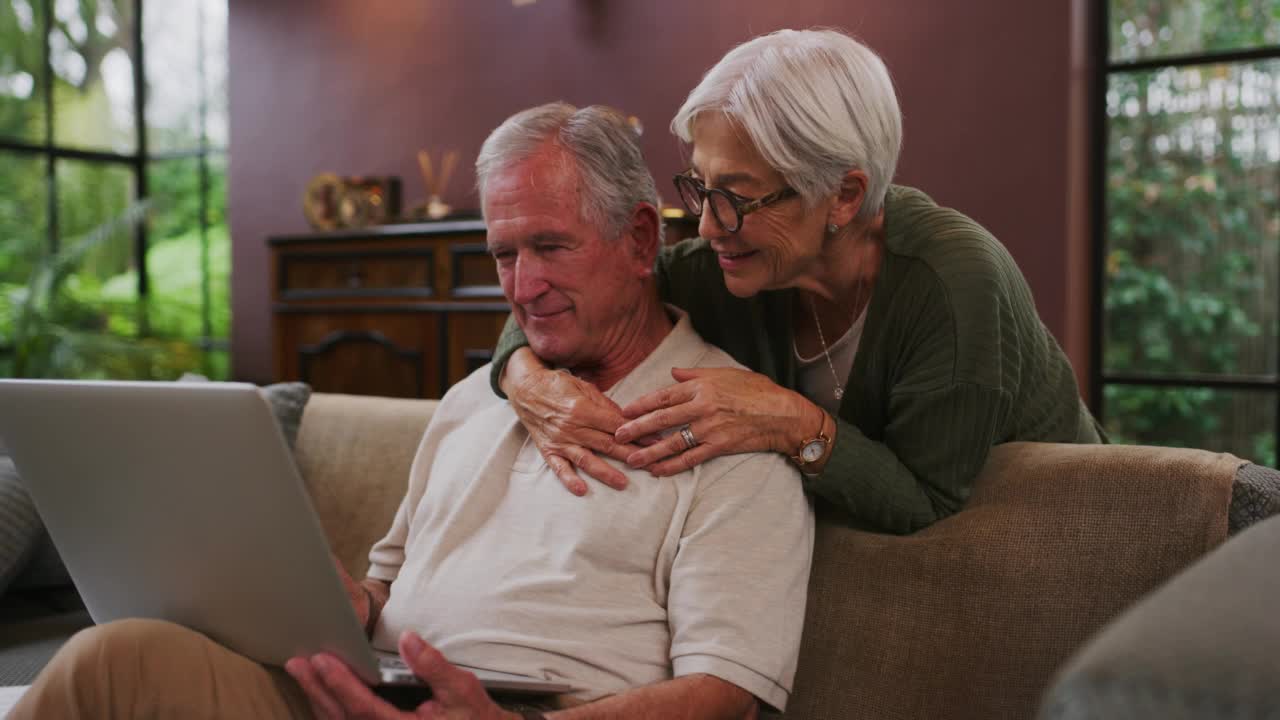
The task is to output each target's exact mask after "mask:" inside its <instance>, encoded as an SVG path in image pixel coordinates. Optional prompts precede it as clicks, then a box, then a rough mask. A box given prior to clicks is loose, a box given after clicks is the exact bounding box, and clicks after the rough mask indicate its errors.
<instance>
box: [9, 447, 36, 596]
mask: <svg viewBox="0 0 1280 720" xmlns="http://www.w3.org/2000/svg"><path fill="white" fill-rule="evenodd" d="M43 529H44V528H43V526H42V525H41V524H40V516H39V515H38V514H37V513H36V508H35V505H33V504H32V502H31V497H30V496H29V495H27V489H26V488H25V487H23V485H22V481H21V480H19V479H18V471H17V469H16V468H14V466H13V460H10V459H9V458H7V457H0V594H3V593H4V591H5V589H6V588H8V587H9V583H10V582H12V581H13V579H14V578H15V577H17V576H18V573H19V572H21V571H22V568H24V567H25V566H26V565H27V561H28V560H29V559H30V558H31V554H32V553H33V552H34V551H35V549H36V546H37V543H38V541H39V539H40V533H41V531H42V530H43Z"/></svg>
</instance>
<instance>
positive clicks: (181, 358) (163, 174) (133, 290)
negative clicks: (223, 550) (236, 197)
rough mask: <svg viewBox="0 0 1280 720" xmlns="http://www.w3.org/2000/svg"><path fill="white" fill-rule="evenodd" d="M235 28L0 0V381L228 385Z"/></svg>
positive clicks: (188, 10)
mask: <svg viewBox="0 0 1280 720" xmlns="http://www.w3.org/2000/svg"><path fill="white" fill-rule="evenodd" d="M226 16H227V6H226V0H155V1H146V2H144V1H143V0H0V376H9V375H19V376H35V377H82V378H120V379H131V378H136V379H174V378H176V377H177V376H178V375H179V374H181V373H182V372H184V371H196V372H202V373H204V374H206V375H209V376H211V377H215V378H225V377H226V376H227V374H228V359H227V358H228V353H227V341H226V338H227V337H228V335H229V331H230V328H229V325H230V309H229V308H230V302H229V297H228V295H229V287H228V280H229V276H230V240H229V237H228V233H227V221H226V200H225V198H226V188H225V186H226V150H225V148H226V138H227V119H226V118H227V113H226V67H227V57H226V54H227V50H226Z"/></svg>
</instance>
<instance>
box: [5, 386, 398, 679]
mask: <svg viewBox="0 0 1280 720" xmlns="http://www.w3.org/2000/svg"><path fill="white" fill-rule="evenodd" d="M0 438H3V439H4V442H5V444H6V445H7V446H8V448H9V450H10V452H11V453H12V456H13V459H14V462H15V464H16V465H17V468H18V472H19V474H20V476H21V477H22V478H23V480H24V482H25V483H26V485H27V488H28V490H29V492H30V493H31V496H32V499H33V500H34V502H35V505H36V508H37V510H39V512H40V515H41V517H42V518H43V519H44V522H45V524H46V526H47V528H48V530H49V534H50V535H51V536H52V538H53V541H54V544H55V545H56V546H57V548H58V552H59V553H60V554H61V555H62V559H63V561H64V562H65V563H66V566H67V570H68V571H69V572H70V574H71V577H72V579H73V580H74V581H75V584H76V586H77V588H78V589H79V590H80V594H81V596H82V597H83V598H84V601H85V605H86V606H87V607H88V609H89V613H90V614H91V615H92V617H93V619H94V620H95V621H96V622H99V623H102V622H107V621H111V620H116V619H120V618H129V617H143V618H157V619H163V620H170V621H173V622H176V623H179V624H182V625H185V626H187V627H190V628H192V629H195V630H197V631H199V632H202V633H204V634H206V635H208V636H209V637H210V638H212V639H214V640H215V641H217V642H219V643H222V644H224V645H226V646H228V647H230V648H232V649H234V650H236V651H237V652H239V653H241V654H243V655H246V656H248V657H250V658H252V659H254V660H257V661H259V662H262V663H266V664H271V665H282V664H283V663H284V662H285V661H286V660H288V659H289V658H290V657H293V656H295V655H302V654H311V653H316V652H320V651H328V652H332V653H334V654H335V655H337V656H338V657H340V658H342V659H343V660H345V661H346V662H347V663H348V664H350V665H351V666H352V668H354V669H355V670H356V672H357V673H358V674H359V675H360V676H361V677H362V678H363V679H365V680H366V681H368V682H376V681H377V680H378V678H379V672H378V664H377V661H376V659H375V658H374V656H373V653H372V651H371V650H370V648H369V645H368V640H367V639H366V638H365V636H364V633H363V631H362V629H361V628H360V626H359V623H358V621H357V619H356V616H355V612H354V610H353V609H352V608H351V605H350V601H349V600H348V598H347V595H346V592H345V590H344V589H343V587H342V584H341V581H340V580H339V579H338V575H337V572H336V571H335V569H334V567H333V561H332V559H331V557H330V555H329V553H328V549H327V548H328V545H327V542H326V540H325V537H324V534H323V532H322V530H321V528H320V523H319V521H318V519H317V518H316V515H315V512H314V510H313V509H312V507H311V504H310V501H309V499H308V497H307V493H306V491H305V489H304V487H303V483H302V479H301V477H300V476H299V474H298V471H297V468H296V467H295V466H294V463H293V458H292V456H291V455H290V453H289V450H288V448H287V447H286V445H285V442H284V439H283V437H282V435H281V433H280V430H279V428H278V427H277V426H276V423H275V421H274V419H273V418H272V416H271V412H270V410H269V408H268V406H267V404H266V402H265V400H263V398H262V397H261V395H260V394H259V393H258V391H257V389H256V388H255V387H253V386H252V385H246V384H234V383H132V382H78V381H24V380H0Z"/></svg>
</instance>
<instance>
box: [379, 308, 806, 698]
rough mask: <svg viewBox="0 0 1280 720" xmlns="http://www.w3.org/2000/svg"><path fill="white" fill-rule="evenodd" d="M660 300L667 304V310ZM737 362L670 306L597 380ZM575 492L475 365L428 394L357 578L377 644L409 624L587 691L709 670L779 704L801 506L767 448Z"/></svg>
mask: <svg viewBox="0 0 1280 720" xmlns="http://www.w3.org/2000/svg"><path fill="white" fill-rule="evenodd" d="M671 310H672V311H674V312H673V314H676V313H679V311H676V310H675V309H674V308H671ZM733 365H736V363H734V361H733V360H732V359H731V358H730V357H729V356H728V355H727V354H726V353H724V352H723V351H721V350H719V349H717V348H715V347H713V346H711V345H709V344H707V343H706V342H705V341H703V340H702V338H701V337H699V336H698V335H697V333H696V332H695V331H694V330H693V327H692V325H691V324H690V323H689V320H688V318H687V316H684V315H683V314H682V313H680V317H679V321H678V323H677V325H676V327H675V329H674V330H672V332H671V333H669V334H668V336H667V337H666V339H664V340H663V341H662V343H661V344H660V345H659V346H658V348H657V349H656V350H654V352H653V353H651V354H650V355H649V357H648V358H646V359H645V360H644V361H643V362H642V363H641V364H640V365H639V366H638V367H637V368H636V369H635V370H633V371H632V372H631V373H630V374H629V375H627V376H626V377H625V378H624V379H623V380H622V381H621V382H619V383H618V384H617V385H616V386H614V387H613V388H612V389H611V390H610V391H609V392H608V393H607V395H608V396H609V397H611V398H612V399H613V400H614V401H615V402H617V403H619V404H626V403H628V402H630V401H631V400H634V399H636V398H638V397H640V396H641V395H643V394H645V393H648V392H650V391H652V390H656V389H658V388H661V387H664V386H667V385H670V384H672V382H673V381H672V379H671V373H670V370H671V368H672V367H673V366H679V367H725V366H733ZM608 462H610V463H612V464H613V465H614V467H617V468H619V469H620V470H622V471H623V472H624V473H625V474H626V475H627V478H628V480H629V483H630V484H629V486H628V487H627V489H626V490H624V491H621V492H618V491H615V490H612V489H610V488H607V487H605V486H602V485H598V484H591V485H590V491H589V493H588V494H587V496H586V497H581V498H580V497H575V496H574V495H572V494H570V493H569V492H568V491H567V490H565V489H564V487H563V486H562V485H561V484H560V481H559V480H558V479H557V478H556V477H555V474H554V473H553V472H552V471H551V470H550V469H549V468H548V467H547V465H546V463H545V462H544V461H543V459H542V456H541V455H540V454H539V453H538V450H537V448H536V447H535V446H534V444H533V443H532V442H531V441H530V440H529V436H528V433H527V432H526V431H525V429H524V427H523V426H522V425H521V424H520V422H519V421H518V420H517V418H516V415H515V412H514V411H513V410H512V409H511V406H510V405H509V404H508V403H507V402H506V401H503V400H500V399H499V398H498V397H497V396H495V395H494V394H493V392H492V390H490V388H489V367H488V366H487V365H486V366H485V367H482V368H480V369H478V370H476V371H475V372H474V373H472V374H471V375H470V376H469V377H467V379H465V380H463V381H462V382H461V383H459V384H457V385H455V386H454V387H453V388H452V389H451V390H450V391H449V392H448V394H447V395H445V397H444V399H443V400H442V401H441V403H440V406H439V407H438V408H437V409H436V411H435V414H434V415H433V416H432V419H431V423H430V425H429V426H428V428H427V431H426V434H425V435H424V437H423V440H422V444H421V446H420V447H419V449H418V455H417V457H416V459H415V460H414V464H413V469H412V470H411V472H410V478H409V490H408V493H407V495H406V496H405V499H404V501H403V503H402V504H401V506H400V509H399V511H398V512H397V513H396V517H395V520H394V523H393V525H392V527H391V530H390V532H389V533H388V534H387V536H386V538H384V539H383V540H381V541H380V542H378V543H377V544H376V545H375V546H374V547H373V549H372V551H370V553H369V559H370V561H371V562H372V566H371V567H370V569H369V576H370V577H374V578H377V579H380V580H384V581H389V582H392V585H391V598H390V600H389V601H388V603H387V605H386V607H385V608H384V610H383V612H382V616H381V618H380V620H379V622H378V625H377V628H376V629H375V632H374V637H373V640H374V645H375V646H376V647H379V648H384V649H390V648H394V647H395V643H396V638H397V637H398V636H399V634H400V633H401V632H402V631H403V630H405V629H414V630H417V631H418V632H420V633H421V634H422V635H423V636H424V637H425V638H426V639H427V640H428V641H429V642H431V643H432V644H434V645H436V646H437V647H438V648H440V650H441V651H442V652H443V653H444V654H445V655H446V656H447V657H448V658H449V659H450V660H453V661H454V662H457V663H460V664H464V665H470V666H474V667H480V668H484V669H489V670H498V671H503V672H513V673H519V674H523V675H530V676H534V677H540V678H545V679H549V680H560V681H565V682H569V683H571V684H572V685H574V686H575V687H577V688H581V689H582V691H581V692H580V693H576V695H577V696H578V697H579V698H581V699H584V700H592V699H596V698H599V697H601V696H604V695H608V694H614V693H618V692H621V691H623V690H626V689H628V688H633V687H637V686H640V685H645V684H650V683H654V682H658V681H661V680H666V679H669V678H671V677H673V676H680V675H689V674H694V673H707V674H711V675H715V676H717V677H720V678H722V679H724V680H726V681H728V682H731V683H733V684H735V685H737V686H739V687H742V688H744V689H746V690H747V691H749V692H751V693H752V694H753V695H755V696H756V697H758V698H760V699H761V700H763V701H764V702H766V703H768V704H769V705H772V706H774V707H776V708H778V709H783V708H785V706H786V703H787V697H788V695H789V693H790V690H791V683H792V680H793V678H794V675H795V667H796V658H797V655H798V654H799V647H800V632H801V628H802V626H803V622H804V610H805V596H806V588H807V585H808V576H809V563H810V556H811V554H812V550H813V513H812V511H811V509H810V507H809V504H808V501H807V500H806V498H805V497H804V494H803V492H802V491H801V487H800V481H799V477H798V474H797V472H796V470H795V469H794V468H793V467H792V466H791V465H790V464H789V463H787V462H786V461H785V460H784V459H783V457H782V456H781V455H778V454H775V453H752V454H744V455H730V456H726V457H721V458H716V459H714V460H710V461H708V462H706V463H703V464H702V465H700V466H698V467H697V468H695V469H693V470H692V471H689V472H685V473H682V474H680V475H677V476H674V477H666V478H655V477H653V476H651V475H649V474H648V473H646V472H644V471H637V470H632V469H630V468H628V467H626V466H623V465H621V464H619V463H617V462H614V461H612V460H608Z"/></svg>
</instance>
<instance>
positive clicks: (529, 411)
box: [507, 370, 640, 496]
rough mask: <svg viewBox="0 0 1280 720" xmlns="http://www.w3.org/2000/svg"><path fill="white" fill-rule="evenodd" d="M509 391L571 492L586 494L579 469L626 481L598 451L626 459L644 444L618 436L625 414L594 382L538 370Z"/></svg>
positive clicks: (614, 484) (616, 482)
mask: <svg viewBox="0 0 1280 720" xmlns="http://www.w3.org/2000/svg"><path fill="white" fill-rule="evenodd" d="M507 396H508V397H509V398H510V399H511V407H512V408H514V409H515V411H516V415H517V416H519V418H520V422H521V423H522V424H523V425H524V426H525V428H526V429H527V430H528V431H529V436H530V438H531V439H532V440H533V443H534V445H536V446H537V447H538V451H539V452H541V453H542V457H543V459H545V460H546V461H547V466H548V467H550V468H551V470H552V471H553V472H555V474H556V477H558V478H560V482H561V483H563V484H564V486H565V488H567V489H568V490H569V492H571V493H573V494H574V495H579V496H581V495H586V494H587V484H586V483H585V482H584V481H583V480H582V478H581V477H580V476H579V475H578V472H577V471H578V470H581V471H582V472H584V473H586V474H587V475H590V476H591V477H593V478H595V479H596V480H599V481H600V482H602V483H604V484H605V485H608V486H609V487H611V488H614V489H615V490H623V489H625V488H626V487H627V477H626V475H623V474H622V471H620V470H618V469H617V468H615V467H613V466H611V465H609V464H608V463H606V462H605V461H604V460H602V459H601V458H600V456H601V455H603V456H605V457H611V458H613V459H615V460H617V461H619V462H626V459H627V458H628V457H629V456H631V455H632V454H633V453H635V452H636V451H637V450H639V449H640V448H639V446H638V445H633V444H627V443H619V442H618V441H617V440H615V439H614V432H616V431H617V429H618V428H619V427H620V426H621V425H622V424H623V423H625V422H626V421H627V419H626V418H624V417H623V416H622V411H621V409H619V407H618V405H617V403H615V402H614V401H612V400H610V399H609V398H607V397H605V396H604V393H602V392H600V390H599V389H598V388H596V386H595V385H592V384H591V383H589V382H586V381H584V380H580V379H579V378H576V377H574V376H573V375H572V374H570V373H569V372H567V371H564V370H537V371H532V372H529V373H528V374H527V375H525V376H524V377H523V378H522V379H521V380H520V381H519V382H518V383H516V384H515V386H514V387H512V388H510V389H509V390H508V392H507ZM597 453H599V455H597Z"/></svg>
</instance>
